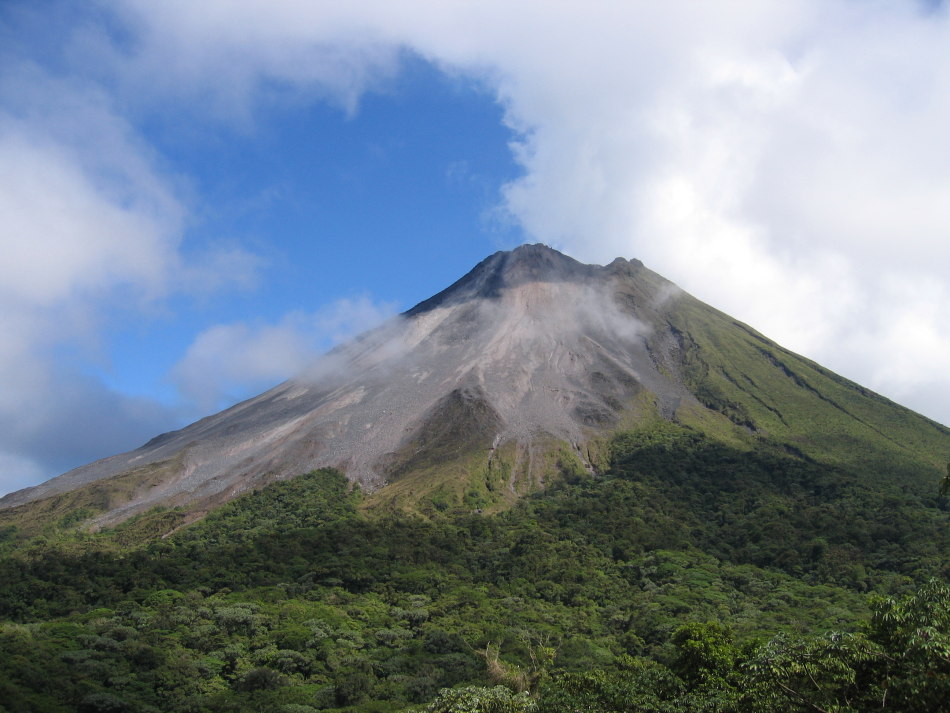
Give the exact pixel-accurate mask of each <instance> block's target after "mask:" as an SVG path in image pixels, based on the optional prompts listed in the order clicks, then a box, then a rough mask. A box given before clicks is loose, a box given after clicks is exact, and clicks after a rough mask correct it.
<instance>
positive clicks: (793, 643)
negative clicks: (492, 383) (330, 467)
mask: <svg viewBox="0 0 950 713" xmlns="http://www.w3.org/2000/svg"><path fill="white" fill-rule="evenodd" d="M762 430H763V429H761V428H760V429H759V431H758V432H759V437H758V438H756V439H754V440H753V441H752V442H750V443H746V444H742V446H741V447H735V446H730V445H728V444H726V443H725V442H723V441H722V440H717V439H713V438H710V437H709V436H707V435H704V434H703V432H702V431H700V430H698V429H694V428H689V427H687V426H683V425H676V424H670V423H664V422H662V421H657V422H656V423H653V424H652V425H650V426H648V427H643V428H641V429H639V430H637V431H634V432H629V433H624V434H621V435H619V436H617V437H616V438H615V439H614V440H613V441H612V442H611V444H610V451H611V456H610V466H609V468H607V469H606V472H605V473H604V474H602V475H598V476H591V475H589V474H587V473H586V472H585V471H583V470H582V469H577V470H575V471H573V472H565V473H564V474H562V476H561V478H560V479H559V480H558V481H557V482H549V483H548V487H547V488H546V489H545V490H544V491H543V492H540V493H536V494H534V495H531V496H527V497H524V498H522V499H521V500H519V501H517V502H516V503H515V504H514V505H513V507H511V508H510V509H509V510H507V511H505V512H501V513H497V514H493V515H487V514H475V513H474V512H473V511H472V510H471V509H470V508H456V509H453V508H451V507H447V508H445V509H444V510H442V511H441V512H440V513H439V514H438V515H435V516H433V517H428V518H423V517H419V516H413V515H402V514H399V513H392V512H382V511H380V510H379V509H377V510H374V511H370V512H366V511H365V509H364V508H363V507H362V505H363V503H364V502H365V500H364V498H363V496H362V495H361V494H360V493H359V491H358V490H352V489H349V488H348V484H347V481H346V479H345V478H344V477H343V476H342V475H340V474H338V473H335V472H333V471H318V472H315V473H311V474H309V475H305V476H301V477H299V478H296V479H293V480H290V481H285V482H280V483H276V484H273V485H271V486H269V487H267V488H264V489H262V490H260V491H258V492H254V493H250V494H247V495H245V496H243V497H241V498H238V499H237V500H235V501H233V502H231V503H229V504H227V505H224V506H222V507H221V508H219V509H217V510H215V511H214V512H212V513H211V514H210V515H208V516H207V517H206V518H205V519H203V520H202V521H200V522H198V523H195V524H192V525H189V526H186V527H181V528H180V529H178V530H177V531H175V532H174V533H173V534H171V535H169V536H167V537H161V535H162V534H165V533H168V532H169V531H170V530H172V529H174V528H175V527H176V526H177V525H180V524H181V523H182V518H183V515H182V513H181V512H179V511H176V510H164V511H152V512H149V513H146V514H144V515H140V516H138V517H136V518H134V519H132V520H130V521H128V522H126V523H124V524H122V525H121V526H119V527H117V528H115V529H114V530H111V531H105V532H100V533H96V534H88V533H87V534H83V533H82V532H80V531H76V530H75V523H71V522H70V521H69V520H68V518H66V519H61V520H60V523H59V525H58V527H57V528H48V529H47V531H46V534H45V535H44V536H43V537H40V538H34V539H32V540H30V541H28V542H25V543H20V544H19V545H18V546H16V547H8V549H7V553H6V554H5V555H4V556H3V557H2V559H0V617H2V622H3V623H2V624H0V711H4V712H5V713H12V712H13V711H17V712H19V711H77V710H78V711H163V712H164V711H214V712H217V711H251V710H253V711H268V712H274V713H278V712H283V713H309V712H311V711H316V710H343V711H395V710H403V709H406V708H408V707H411V706H420V707H427V708H428V709H429V710H432V711H443V710H444V711H470V710H471V711H516V710H525V711H527V710H538V711H562V710H590V711H604V712H607V711H627V710H650V711H698V710H709V711H713V710H722V711H727V710H736V711H740V710H746V711H797V710H801V711H805V710H811V711H814V710H827V711H832V710H837V711H846V710H849V711H850V710H854V711H858V710H871V709H872V705H871V702H872V701H873V703H874V706H873V709H875V710H891V711H911V710H915V711H916V710H921V711H924V710H928V711H939V710H946V706H947V705H950V658H948V657H947V656H946V651H947V650H950V592H948V591H947V589H946V587H945V586H944V585H942V584H941V582H944V583H945V582H946V581H947V577H948V574H950V571H948V567H950V565H948V562H950V559H948V554H950V527H948V522H947V512H946V509H945V507H946V503H942V502H941V501H939V500H938V498H937V497H936V482H934V483H933V487H932V488H931V492H930V494H929V495H921V494H920V493H919V492H917V490H916V489H913V488H910V489H908V488H904V487H902V486H901V481H900V480H899V479H895V480H893V481H892V482H891V483H890V484H888V483H887V482H886V481H884V480H883V479H865V478H863V477H861V476H860V474H857V473H855V472H854V471H852V470H850V469H846V468H843V467H837V466H831V465H828V464H825V463H821V462H818V461H817V460H815V459H810V458H808V457H803V456H801V455H796V454H794V453H790V452H789V449H788V447H787V446H786V444H784V443H783V442H782V441H781V440H773V439H772V438H771V437H765V436H763V435H762V433H761V432H762ZM804 450H805V449H804V448H803V449H802V451H804ZM4 537H5V538H6V539H7V541H8V542H14V541H16V538H17V533H16V532H15V531H14V530H13V529H12V528H8V529H7V530H6V531H5V533H4ZM875 596H886V597H891V599H885V600H879V601H878V600H875V599H874V597H875ZM829 631H834V632H839V633H826V632H829ZM842 632H843V633H842ZM921 632H924V633H923V634H921ZM499 686H500V687H499ZM452 687H454V688H455V690H452V691H442V692H441V693H440V691H441V690H442V689H444V688H452Z"/></svg>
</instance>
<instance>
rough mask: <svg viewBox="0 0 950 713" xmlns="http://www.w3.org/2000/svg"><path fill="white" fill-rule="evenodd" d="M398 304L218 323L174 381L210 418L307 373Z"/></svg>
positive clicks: (345, 304) (355, 302)
mask: <svg viewBox="0 0 950 713" xmlns="http://www.w3.org/2000/svg"><path fill="white" fill-rule="evenodd" d="M395 312H396V307H395V305H392V304H387V303H376V302H373V301H372V300H371V299H370V298H369V297H366V296H363V297H357V298H344V299H340V300H337V301H335V302H333V303H332V304H329V305H327V306H325V307H324V308H323V309H320V310H318V311H316V312H313V313H303V312H295V313H292V314H288V315H286V316H284V317H283V318H282V319H281V320H280V321H279V322H277V323H276V324H260V323H258V324H247V323H244V322H238V323H234V324H218V325H214V326H212V327H210V328H208V329H206V330H204V331H202V332H201V334H199V335H198V336H197V337H196V338H195V340H194V342H193V343H192V344H191V346H190V347H189V348H188V351H187V352H186V354H185V356H184V358H183V359H182V360H181V361H180V362H179V363H178V364H177V365H176V367H175V369H174V372H173V379H174V381H175V383H176V384H177V386H178V389H179V391H180V392H181V394H182V395H183V396H184V398H185V399H186V400H187V401H188V402H189V403H191V404H193V406H194V408H195V409H196V412H199V413H202V414H206V413H209V412H211V411H214V410H216V409H220V408H223V407H224V406H228V405H230V404H232V403H234V402H235V401H237V400H239V399H242V398H248V397H250V396H253V395H255V394H256V393H258V392H259V391H262V390H264V389H267V388H269V387H271V386H274V385H275V384H276V383H278V382H280V381H283V380H284V379H287V378H289V377H291V376H295V375H297V374H300V373H301V372H303V371H304V369H305V368H306V367H308V366H309V365H310V364H311V363H312V362H313V361H314V360H315V359H316V358H317V357H318V356H319V355H320V354H322V353H323V352H325V351H326V350H327V349H328V348H330V347H332V346H335V345H337V344H340V343H342V342H344V341H346V340H347V339H349V338H350V337H353V336H356V335H357V334H359V333H361V332H364V331H366V330H367V329H371V328H373V327H375V326H378V325H379V324H381V323H382V322H384V321H385V320H386V319H388V318H389V317H391V316H393V315H394V314H395Z"/></svg>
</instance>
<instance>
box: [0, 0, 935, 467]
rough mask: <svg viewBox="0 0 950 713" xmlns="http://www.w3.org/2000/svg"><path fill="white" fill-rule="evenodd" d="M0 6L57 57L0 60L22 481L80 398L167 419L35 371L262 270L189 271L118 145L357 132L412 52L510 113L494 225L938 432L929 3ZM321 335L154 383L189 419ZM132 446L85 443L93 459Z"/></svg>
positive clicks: (1, 312) (236, 329)
mask: <svg viewBox="0 0 950 713" xmlns="http://www.w3.org/2000/svg"><path fill="white" fill-rule="evenodd" d="M8 7H11V8H13V9H12V10H8V11H7V12H8V14H7V15H6V16H5V17H6V18H7V19H9V18H10V17H14V16H15V15H16V14H17V13H19V14H20V15H24V13H26V14H29V13H31V12H33V13H35V14H36V17H39V18H41V19H42V20H43V21H44V22H45V21H46V18H52V19H51V20H50V23H49V24H50V36H51V37H54V38H55V41H56V43H57V45H58V46H61V49H60V50H58V52H59V54H58V57H59V64H58V65H57V67H56V68H54V69H51V68H50V67H49V66H47V65H43V64H41V63H34V62H33V61H32V60H30V58H29V53H28V52H26V50H24V49H23V47H22V46H20V45H17V43H16V42H15V41H13V40H14V39H15V33H14V32H12V31H10V30H7V31H6V33H5V34H3V38H5V39H6V40H7V42H6V45H7V49H6V50H3V51H2V53H0V59H2V60H3V64H2V66H3V70H2V71H0V214H2V215H3V216H4V225H3V227H2V232H0V240H2V245H3V248H4V259H3V260H2V261H0V329H2V330H3V331H2V333H3V334H4V335H5V336H4V340H3V341H2V343H0V380H2V383H3V384H4V389H3V391H2V392H0V434H4V435H2V436H0V468H2V469H3V470H4V471H8V472H12V471H16V472H19V473H28V474H29V475H25V476H23V479H24V480H26V479H28V478H31V477H34V476H35V473H37V472H40V471H46V472H48V469H49V468H50V467H52V464H53V463H54V462H55V458H53V457H52V456H51V457H49V458H46V457H45V456H40V455H38V454H39V453H40V450H38V449H39V446H38V445H37V444H41V443H46V444H48V443H55V442H56V441H57V439H60V440H61V439H62V436H61V433H62V431H61V430H60V426H61V422H62V421H63V420H68V421H70V422H72V423H75V422H76V420H77V419H80V418H81V414H82V412H83V411H84V404H89V403H93V404H100V406H99V408H102V409H108V410H112V411H118V412H121V413H123V414H124V415H125V419H124V421H125V424H126V425H125V426H124V427H123V428H125V429H126V430H128V431H130V432H132V431H134V432H135V433H141V434H142V435H143V436H146V435H151V433H153V432H154V431H155V430H158V429H156V426H157V425H158V424H159V423H167V422H168V421H169V419H170V415H169V414H168V413H167V410H165V411H163V409H162V408H161V407H159V406H157V405H156V404H145V403H143V402H142V401H141V400H138V399H135V398H132V397H129V396H128V395H124V394H121V393H116V392H114V391H111V390H110V389H109V388H108V387H107V386H106V385H105V384H103V383H101V382H97V381H96V380H95V379H94V378H91V377H88V376H84V375H83V373H82V372H81V370H78V371H77V369H76V368H74V367H64V366H63V362H61V361H60V360H58V358H57V356H56V354H57V350H62V349H63V348H64V346H65V347H68V348H69V349H73V350H79V351H80V352H82V353H84V354H87V355H91V356H89V357H88V359H91V360H92V361H95V358H96V357H95V355H96V350H97V349H98V342H99V339H100V337H101V333H102V330H103V325H104V324H107V323H108V321H109V319H110V318H111V316H112V314H113V313H114V311H115V309H116V305H117V304H121V305H122V309H123V310H127V311H131V312H133V313H134V312H136V311H143V310H149V309H152V308H154V306H155V305H156V304H159V305H160V304H161V303H162V301H163V300H166V299H168V298H169V297H170V296H173V295H176V294H183V293H189V292H194V291H198V290H201V289H204V288H202V287H201V285H204V286H209V285H210V286H211V287H212V288H214V289H218V290H220V289H233V288H235V287H236V286H237V287H240V286H244V287H246V286H248V285H252V284H253V283H254V280H255V279H256V274H257V270H258V267H259V266H258V263H257V262H256V260H255V258H254V256H253V255H250V254H248V253H246V252H245V251H242V250H240V249H236V248H234V247H233V246H232V247H231V248H225V249H222V250H221V251H219V252H217V253H215V254H212V255H210V256H208V257H207V258H206V259H205V260H204V261H196V259H195V258H193V257H188V254H189V253H188V251H186V250H185V249H184V248H183V239H184V237H183V236H184V235H186V234H187V231H188V221H189V219H190V211H189V208H188V201H187V200H186V199H185V198H184V197H183V196H184V195H186V194H187V190H185V189H184V188H183V183H184V184H187V177H185V178H184V181H182V180H181V179H182V177H178V176H175V175H174V174H173V173H172V172H171V171H170V170H168V169H167V167H165V166H164V165H163V162H162V157H161V156H160V155H158V153H157V150H156V149H155V148H154V147H152V146H150V145H149V144H148V142H147V140H146V139H145V138H144V135H143V134H142V132H141V131H140V130H139V129H138V128H137V126H138V124H139V123H140V122H141V121H144V120H145V119H147V118H148V117H149V116H150V115H152V114H154V113H157V112H165V111H175V112H178V113H180V115H181V117H182V119H181V120H182V121H183V122H188V121H189V120H191V119H193V118H195V117H200V118H201V120H202V121H212V122H215V121H217V122H221V123H222V124H237V125H249V124H253V122H255V121H257V120H259V114H258V109H259V108H260V107H261V106H263V105H265V104H266V103H267V102H270V101H275V98H277V99H276V100H281V101H287V100H290V101H296V102H300V103H302V104H306V103H309V102H331V103H333V104H335V105H337V106H339V107H342V108H343V109H344V110H345V111H348V112H351V113H352V112H357V111H358V110H359V101H360V97H361V96H363V95H364V94H365V93H366V92H367V91H373V90H375V89H378V88H380V87H383V88H384V87H386V86H387V82H388V81H390V80H391V79H392V78H393V77H395V76H397V75H398V73H399V70H400V63H401V61H402V58H403V57H405V56H406V54H407V53H411V54H413V55H417V56H420V57H422V58H424V59H425V60H427V61H429V62H431V63H433V64H435V65H436V66H438V67H440V68H441V69H442V70H444V71H445V72H446V73H448V74H450V75H453V76H458V77H460V78H464V79H465V80H466V81H473V80H474V81H477V82H479V83H480V84H482V85H483V86H484V87H485V88H486V89H488V90H489V91H491V92H492V93H493V94H494V96H495V97H496V98H497V101H498V102H499V103H500V104H501V106H503V107H504V109H505V121H506V122H507V123H508V125H509V126H510V128H511V129H512V130H513V131H514V132H515V136H516V139H515V140H514V141H513V143H512V145H511V150H512V152H513V155H514V156H515V158H516V160H517V162H518V163H519V164H520V166H521V167H522V169H523V176H522V177H521V178H519V179H518V180H516V181H514V182H512V183H510V184H509V185H507V186H506V187H505V189H504V205H503V206H502V208H503V209H504V210H505V211H506V212H507V213H508V214H509V215H510V216H511V217H512V219H513V220H515V221H517V222H518V223H519V224H520V225H522V226H523V228H524V230H525V232H526V233H527V234H528V235H529V236H530V237H531V239H533V240H541V241H544V242H547V243H549V244H551V245H554V246H555V247H558V248H560V249H563V250H566V251H567V252H569V253H570V254H572V255H574V256H575V257H577V258H579V259H582V260H585V261H589V262H601V263H603V262H606V261H609V260H610V259H612V258H613V257H615V256H617V255H622V256H624V257H638V258H640V259H642V260H643V261H644V262H645V263H646V264H647V265H648V266H649V267H651V268H653V269H655V270H657V271H659V272H660V273H662V274H664V275H666V276H667V277H669V278H671V279H673V280H674V281H676V282H677V283H679V284H680V285H681V286H682V287H684V288H685V289H687V290H688V291H690V292H692V293H693V294H695V295H696V296H698V297H700V298H701V299H704V300H706V301H708V302H710V303H712V304H714V305H716V306H717V307H719V308H721V309H723V310H725V311H727V312H729V313H731V314H734V315H735V316H737V317H739V318H740V319H743V320H744V321H747V322H749V323H750V324H752V325H753V326H755V327H756V328H758V329H759V330H761V331H763V332H765V333H766V334H768V335H769V336H771V337H773V338H775V339H777V340H778V341H780V342H781V343H783V344H785V345H786V346H788V347H790V348H792V349H795V350H796V351H799V352H802V353H804V354H806V355H807V356H810V357H812V358H814V359H816V360H818V361H820V362H822V363H823V364H826V365H827V366H829V367H831V368H833V369H835V370H836V371H838V372H840V373H842V374H844V375H846V376H848V377H850V378H852V379H854V380H856V381H859V382H861V383H864V384H866V385H868V386H870V387H872V388H874V389H876V390H878V391H880V392H882V393H884V394H886V395H888V396H890V397H892V398H895V399H897V400H899V401H901V402H903V403H906V404H907V405H909V406H911V407H912V408H915V409H916V410H919V411H921V412H923V413H925V414H927V415H929V416H931V417H932V418H935V419H937V420H940V421H942V422H943V423H950V405H948V404H950V369H947V368H946V367H947V355H948V354H950V276H948V271H947V265H950V240H947V235H948V234H950V171H948V170H947V166H950V142H948V141H947V140H946V127H947V126H950V54H948V53H947V51H946V48H947V47H950V17H948V12H947V9H946V7H945V5H943V4H942V3H938V4H934V3H915V2H912V1H910V0H907V1H903V2H896V1H889V0H873V1H871V2H856V1H854V0H802V1H801V2H796V3H787V2H778V1H775V2H769V1H768V0H766V1H765V2H762V1H760V0H728V1H726V2H720V3H695V2H685V1H683V2H676V1H673V2H664V3H656V2H646V1H639V2H637V1H635V2H627V3H616V2H608V1H607V0H602V1H599V2H598V1H594V2H585V3H579V2H554V3H551V2H543V3H542V2H530V1H529V2H522V3H517V4H515V5H512V4H511V3H506V2H505V3H503V2H500V0H482V1H481V2H477V3H471V2H433V1H422V0H410V1H408V2H400V3H392V2H383V1H381V0H380V1H374V0H364V1H361V2H349V3H338V2H305V1H304V0H291V1H288V2H282V3H277V4H275V3H270V2H264V1H263V0H234V1H232V2H218V1H217V0H210V1H208V2H200V3H195V2H190V1H189V0H166V1H164V2H152V1H151V0H112V1H109V0H102V2H99V3H98V4H97V6H96V10H95V12H93V11H89V12H88V14H85V11H82V10H76V9H75V8H71V7H70V6H69V4H68V3H58V2H51V3H48V4H42V6H41V7H40V8H39V9H31V7H30V5H29V4H28V3H20V4H16V3H13V4H11V5H10V6H8ZM24 16H25V15H24ZM57 17H61V18H65V19H63V20H62V21H60V22H59V23H57V22H55V21H54V19H55V18H57ZM0 19H3V18H0ZM11 22H12V21H11ZM11 26H13V25H12V24H11ZM0 29H3V28H0ZM51 42H52V40H51ZM11 47H12V48H13V49H10V48H11ZM47 64H49V63H47ZM54 64H55V63H54ZM372 309H375V308H372ZM372 309H370V311H372ZM314 319H315V317H314V315H288V316H286V317H285V318H284V319H283V321H277V322H275V323H273V324H271V325H269V326H268V325H263V324H254V323H233V324H226V325H219V326H217V327H213V328H209V329H207V330H206V331H204V332H203V333H202V334H200V335H199V336H198V337H197V338H196V340H195V342H194V344H193V345H192V347H191V348H190V350H189V351H188V353H187V354H186V355H185V356H184V357H183V359H182V361H181V363H180V364H179V366H178V367H177V368H176V370H175V374H174V375H173V378H174V379H175V381H176V384H177V385H178V387H179V388H180V389H181V392H182V393H183V394H185V395H186V396H187V397H188V398H191V399H194V400H196V401H197V402H199V403H206V404H207V403H212V402H219V401H220V399H221V398H222V394H228V393H232V392H234V391H235V390H241V389H242V388H245V387H246V385H247V384H256V383H259V381H260V380H262V379H266V378H272V377H278V376H281V377H282V376H284V375H286V374H284V373H279V372H286V370H289V369H293V368H296V367H297V365H299V364H301V363H302V362H303V361H304V360H305V359H306V358H307V356H308V355H310V354H312V352H313V349H314V341H313V339H314V337H313V335H314V334H315V333H317V332H319V334H320V335H325V334H326V333H327V332H326V329H330V331H331V332H332V328H329V327H326V326H325V325H323V326H321V325H319V324H315V322H314ZM314 330H317V331H316V332H314ZM88 359H87V360H88ZM214 375H217V376H216V377H215V376H214ZM202 379H205V380H206V382H205V383H206V386H199V384H200V383H201V381H202ZM62 394H72V396H69V397H67V398H62V397H61V395H62ZM54 405H55V406H56V408H59V409H62V410H60V411H58V412H57V413H55V414H54V412H53V410H54ZM25 414H29V415H25ZM127 435H128V434H126V436H121V437H120V435H117V434H110V433H108V432H107V431H103V432H101V433H92V434H86V436H88V438H89V439H90V440H91V444H90V448H95V449H97V452H99V453H103V452H110V451H111V450H115V449H117V445H118V442H119V441H120V440H122V438H125V437H127ZM20 484H25V482H24V483H20V482H17V483H14V485H20Z"/></svg>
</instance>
